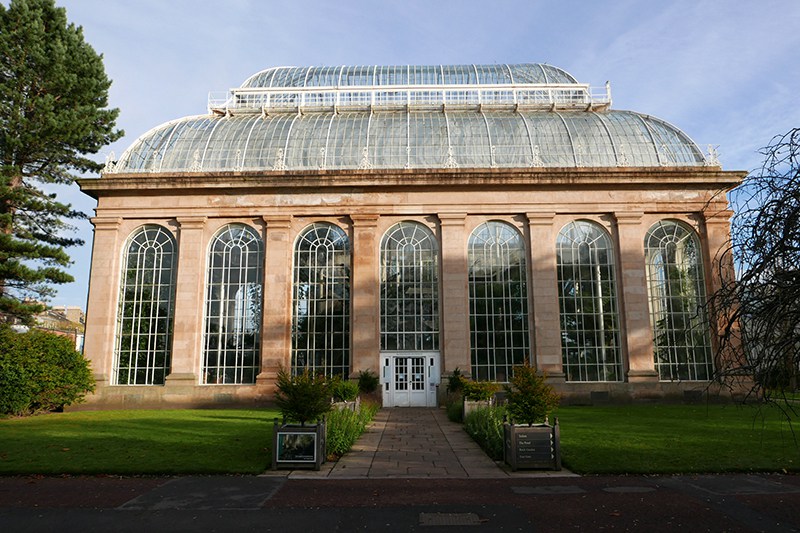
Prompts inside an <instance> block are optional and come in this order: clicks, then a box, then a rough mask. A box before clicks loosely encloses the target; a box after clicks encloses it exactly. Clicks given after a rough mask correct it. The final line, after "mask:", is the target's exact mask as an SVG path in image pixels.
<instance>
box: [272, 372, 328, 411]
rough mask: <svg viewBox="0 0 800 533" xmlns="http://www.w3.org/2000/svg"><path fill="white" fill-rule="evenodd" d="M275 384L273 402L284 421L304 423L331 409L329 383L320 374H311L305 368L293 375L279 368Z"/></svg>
mask: <svg viewBox="0 0 800 533" xmlns="http://www.w3.org/2000/svg"><path fill="white" fill-rule="evenodd" d="M277 386H278V390H277V391H275V403H276V405H277V406H278V409H280V411H281V415H283V421H284V423H285V422H288V421H292V422H300V424H301V425H305V423H306V422H308V421H309V420H313V421H316V420H319V419H321V418H322V416H323V415H324V414H325V413H327V412H328V411H330V410H331V393H330V384H329V382H328V380H327V379H326V378H325V376H323V375H321V374H320V375H316V374H313V373H311V372H310V371H309V370H308V369H307V368H306V369H305V370H303V373H302V374H298V375H296V376H293V375H291V373H290V372H288V371H287V370H286V369H285V368H281V369H280V370H279V371H278V380H277Z"/></svg>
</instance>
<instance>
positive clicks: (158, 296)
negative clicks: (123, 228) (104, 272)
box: [114, 225, 177, 385]
mask: <svg viewBox="0 0 800 533" xmlns="http://www.w3.org/2000/svg"><path fill="white" fill-rule="evenodd" d="M176 259H177V258H176V253H175V240H174V239H173V237H172V235H171V234H170V233H169V232H168V231H167V230H166V229H165V228H163V227H161V226H156V225H147V226H142V227H141V228H139V229H138V230H136V231H135V232H134V233H133V234H132V235H131V236H130V238H129V239H128V244H127V246H126V248H125V257H124V259H123V271H122V276H121V279H122V285H121V287H120V303H119V309H118V311H117V334H116V341H115V354H114V379H115V383H116V384H117V385H163V384H164V379H165V377H166V376H167V375H168V374H169V367H170V355H171V352H170V350H171V348H172V342H171V339H172V322H173V299H174V294H175V262H176Z"/></svg>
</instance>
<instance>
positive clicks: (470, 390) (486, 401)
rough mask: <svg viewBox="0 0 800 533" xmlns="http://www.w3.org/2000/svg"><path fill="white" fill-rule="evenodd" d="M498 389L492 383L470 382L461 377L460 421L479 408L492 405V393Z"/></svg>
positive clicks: (495, 384)
mask: <svg viewBox="0 0 800 533" xmlns="http://www.w3.org/2000/svg"><path fill="white" fill-rule="evenodd" d="M499 388H500V387H499V386H498V385H497V383H495V382H493V381H472V380H471V379H467V378H465V377H463V376H462V377H461V392H462V394H463V395H464V407H463V414H462V419H463V418H466V417H467V415H468V414H469V413H471V412H472V411H474V410H476V409H478V408H479V407H488V406H490V405H492V401H493V399H494V393H495V392H497V390H498V389H499Z"/></svg>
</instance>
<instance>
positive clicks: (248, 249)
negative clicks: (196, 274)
mask: <svg viewBox="0 0 800 533" xmlns="http://www.w3.org/2000/svg"><path fill="white" fill-rule="evenodd" d="M263 263H264V245H263V243H262V241H261V238H260V237H259V236H258V235H257V234H256V233H255V232H254V231H253V230H252V229H251V228H249V227H248V226H245V225H243V224H228V225H227V226H225V227H224V228H223V229H222V230H220V231H219V233H217V235H216V236H215V237H214V239H213V240H212V241H211V246H210V249H209V258H208V282H207V286H206V317H205V336H204V339H205V343H204V347H203V383H206V384H226V383H227V384H230V383H234V384H242V383H255V381H256V375H257V374H258V370H259V362H260V357H259V356H260V351H261V283H262V278H263V273H262V272H263V270H262V268H263V267H262V265H263Z"/></svg>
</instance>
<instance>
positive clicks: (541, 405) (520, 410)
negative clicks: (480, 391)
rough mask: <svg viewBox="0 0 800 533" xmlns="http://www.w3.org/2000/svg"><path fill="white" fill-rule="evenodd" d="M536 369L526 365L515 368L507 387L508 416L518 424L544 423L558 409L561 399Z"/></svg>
mask: <svg viewBox="0 0 800 533" xmlns="http://www.w3.org/2000/svg"><path fill="white" fill-rule="evenodd" d="M545 380H546V376H540V375H539V374H537V373H536V369H535V368H533V367H532V366H530V365H529V364H525V365H524V366H517V367H514V377H512V378H511V382H510V383H509V384H507V385H505V390H506V406H507V410H508V416H509V417H510V418H511V421H512V422H513V423H516V424H527V425H531V424H537V423H541V422H544V421H545V420H546V419H547V417H548V416H549V415H550V413H551V412H552V411H553V409H555V408H556V407H558V403H559V400H560V397H559V396H558V393H556V392H555V391H554V390H553V387H551V386H550V385H549V384H548V383H547V382H546V381H545Z"/></svg>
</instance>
